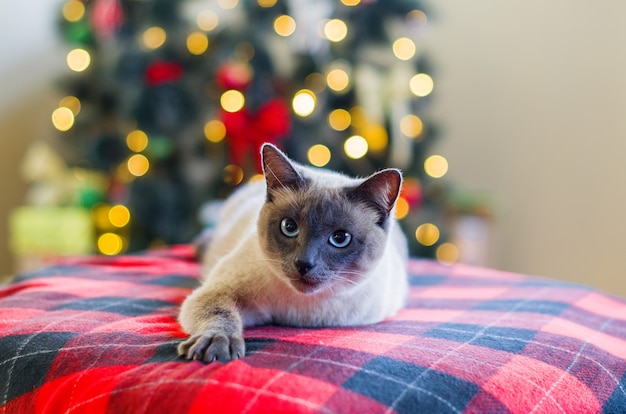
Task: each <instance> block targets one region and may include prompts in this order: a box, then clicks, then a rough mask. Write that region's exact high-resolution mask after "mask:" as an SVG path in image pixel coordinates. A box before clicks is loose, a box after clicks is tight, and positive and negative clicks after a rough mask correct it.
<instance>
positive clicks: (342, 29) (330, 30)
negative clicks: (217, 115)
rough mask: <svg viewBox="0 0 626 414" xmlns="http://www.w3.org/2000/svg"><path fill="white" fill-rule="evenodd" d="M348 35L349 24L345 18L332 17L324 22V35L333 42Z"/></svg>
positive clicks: (339, 40)
mask: <svg viewBox="0 0 626 414" xmlns="http://www.w3.org/2000/svg"><path fill="white" fill-rule="evenodd" d="M347 35H348V26H347V25H346V23H345V22H344V21H343V20H340V19H330V20H329V21H327V22H326V24H324V36H326V38H327V39H328V40H330V41H331V42H341V41H342V40H343V39H345V38H346V36H347Z"/></svg>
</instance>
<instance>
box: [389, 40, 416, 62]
mask: <svg viewBox="0 0 626 414" xmlns="http://www.w3.org/2000/svg"><path fill="white" fill-rule="evenodd" d="M392 49H393V54H394V55H395V56H396V57H397V58H398V59H400V60H409V59H411V58H412V57H413V56H415V43H413V41H412V40H411V39H409V38H408V37H401V38H399V39H397V40H396V41H395V42H393V45H392Z"/></svg>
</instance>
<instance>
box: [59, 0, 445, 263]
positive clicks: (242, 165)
mask: <svg viewBox="0 0 626 414" xmlns="http://www.w3.org/2000/svg"><path fill="white" fill-rule="evenodd" d="M426 27H427V17H426V14H425V12H424V9H423V7H422V5H421V4H420V3H419V2H417V1H411V0H385V1H382V0H379V1H376V0H369V1H367V0H341V1H339V0H315V1H312V0H187V1H173V0H89V1H87V0H84V1H81V0H67V1H66V2H65V3H64V4H63V10H62V17H61V18H60V30H61V32H62V34H63V36H64V37H65V39H67V41H68V44H69V45H71V46H70V49H71V50H70V51H69V53H68V54H67V62H68V66H69V68H70V69H71V74H69V75H68V76H66V77H65V78H64V79H62V80H61V81H60V85H59V86H60V88H59V89H60V90H62V91H63V93H64V94H65V95H67V96H65V97H64V98H63V99H61V102H60V104H59V107H58V108H57V109H56V110H55V111H54V113H53V117H52V118H53V123H54V125H55V127H56V128H57V129H58V130H60V131H62V132H60V133H59V135H60V141H61V142H62V144H63V145H62V146H61V149H60V152H61V154H62V157H63V159H64V160H65V162H66V163H67V164H68V165H69V166H70V168H73V169H76V171H78V172H76V173H75V175H80V174H81V173H89V174H92V175H96V176H97V178H94V179H90V180H87V181H83V185H81V186H78V187H77V189H76V190H75V193H74V195H73V197H72V200H73V201H72V203H75V204H76V205H79V206H81V207H83V208H87V209H91V211H93V213H94V217H95V219H94V220H95V223H96V228H97V238H98V243H97V246H98V250H99V251H100V252H101V253H104V254H118V253H121V252H125V251H129V250H130V251H132V250H137V249H142V248H146V247H148V246H151V245H154V244H157V243H165V244H173V243H181V242H189V241H190V240H191V239H192V238H193V236H194V235H196V234H197V233H198V232H199V231H200V228H201V227H202V225H203V223H202V222H201V220H200V219H199V214H198V213H199V211H200V210H201V207H202V206H203V205H205V203H206V202H207V201H209V200H214V199H220V198H223V197H225V196H227V195H228V194H229V193H230V192H231V191H232V190H233V189H234V188H236V187H237V186H238V185H240V184H242V183H244V182H246V181H248V180H250V179H255V178H257V177H258V176H257V175H258V174H259V172H260V170H259V159H258V155H257V154H258V148H259V147H260V145H261V144H262V143H263V142H272V143H275V144H277V145H278V146H279V147H281V148H283V149H284V150H285V151H286V152H287V153H288V154H289V155H290V156H291V157H292V158H294V159H296V160H297V161H299V162H302V163H305V164H310V165H314V166H318V167H325V168H330V169H333V170H337V171H342V172H345V173H347V174H350V175H357V176H365V175H368V174H370V173H372V172H374V171H375V170H377V169H380V168H383V167H399V168H401V169H402V170H403V171H404V174H405V182H404V186H403V191H402V194H401V198H400V200H399V201H398V206H397V213H396V214H397V216H398V218H400V219H401V224H402V225H403V226H404V228H405V230H406V233H407V235H408V236H409V237H408V238H409V240H410V245H411V246H410V247H411V252H412V253H413V254H414V255H419V256H434V255H435V253H436V251H437V250H438V251H439V253H440V255H441V256H443V257H450V255H452V256H454V255H455V252H454V246H453V245H451V244H450V243H444V241H445V240H446V238H447V236H446V231H445V228H446V226H445V220H444V209H443V206H444V203H445V198H446V191H445V187H444V185H443V183H442V181H441V179H440V178H441V177H442V176H443V175H444V174H445V173H446V171H447V162H446V160H445V158H443V157H441V156H439V155H435V154H432V153H431V152H430V151H431V144H432V142H433V141H434V140H435V138H436V134H435V132H436V131H435V128H434V127H433V126H432V125H431V124H430V123H429V122H428V116H427V107H428V102H429V98H430V96H431V92H432V90H433V79H432V77H431V75H430V73H431V68H430V67H429V65H428V61H427V59H426V56H424V53H422V52H420V50H421V43H420V42H421V41H422V39H423V37H424V33H425V29H426Z"/></svg>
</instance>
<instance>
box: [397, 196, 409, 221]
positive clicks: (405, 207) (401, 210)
mask: <svg viewBox="0 0 626 414" xmlns="http://www.w3.org/2000/svg"><path fill="white" fill-rule="evenodd" d="M409 210H410V207H409V202H408V201H406V199H405V198H404V197H398V200H397V201H396V218H397V219H398V220H402V219H403V218H405V217H406V216H408V215H409Z"/></svg>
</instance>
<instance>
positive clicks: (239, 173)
mask: <svg viewBox="0 0 626 414" xmlns="http://www.w3.org/2000/svg"><path fill="white" fill-rule="evenodd" d="M223 177H224V182H225V183H226V184H229V185H232V186H235V185H238V184H241V182H242V181H243V170H242V169H241V167H239V166H238V165H235V164H229V165H227V166H226V167H224V171H223Z"/></svg>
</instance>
